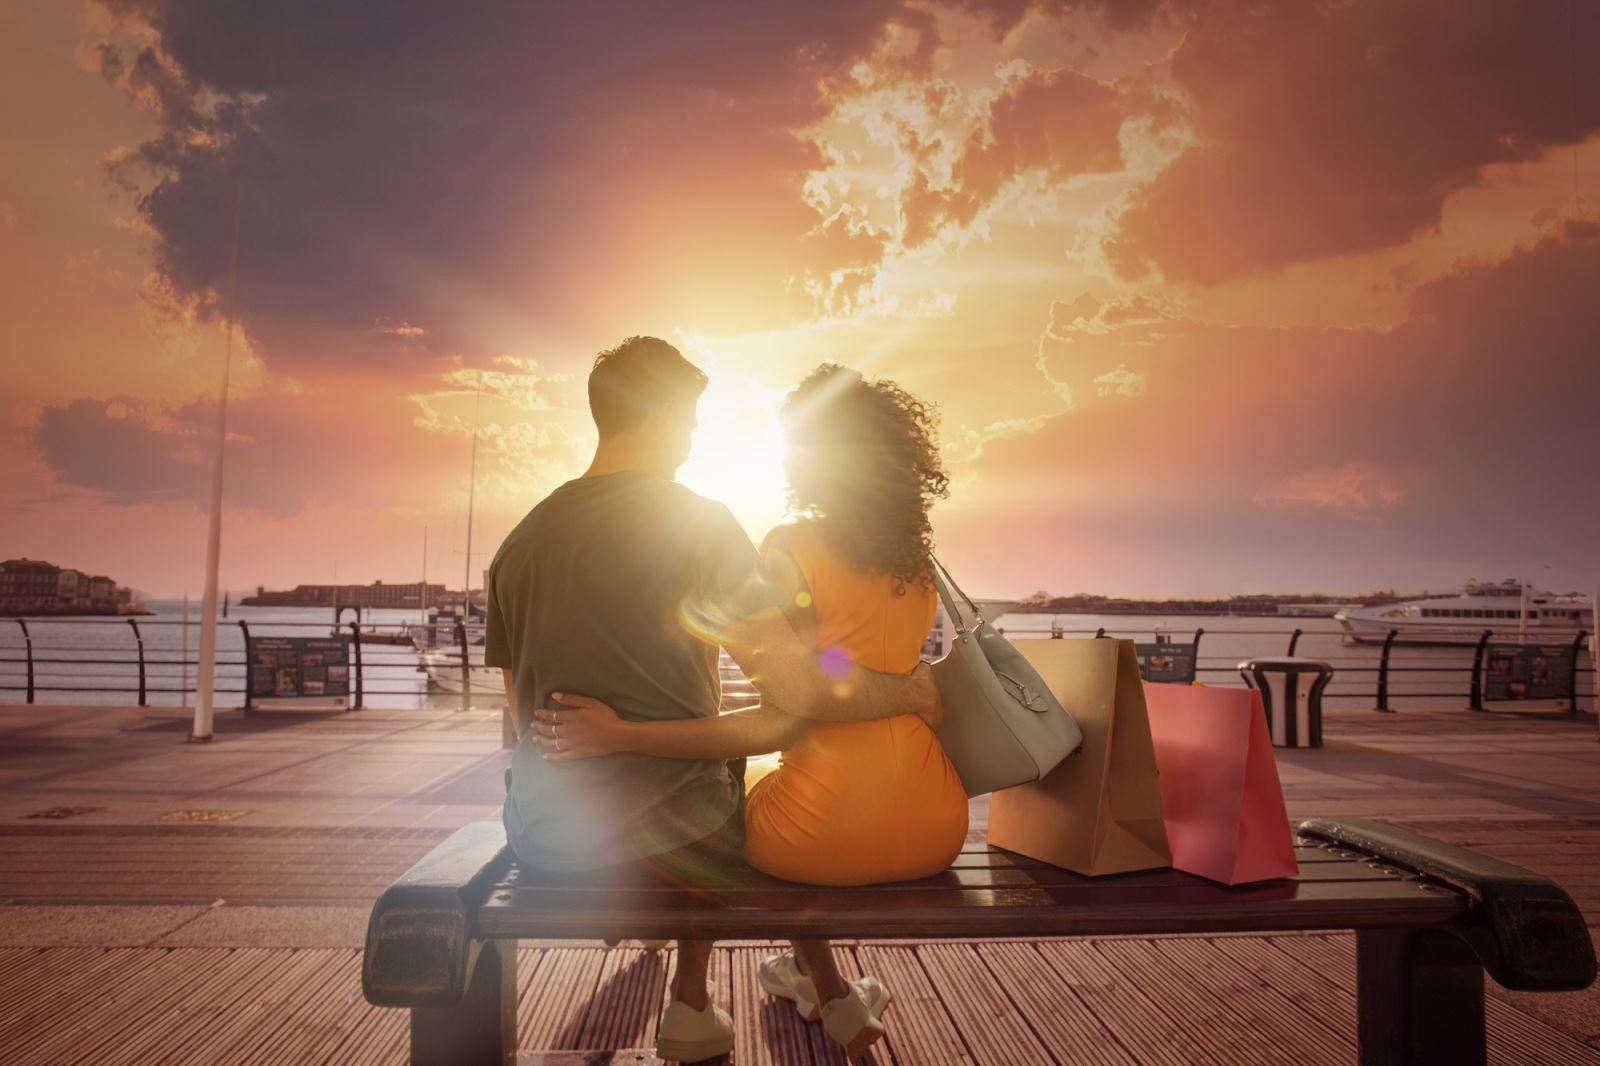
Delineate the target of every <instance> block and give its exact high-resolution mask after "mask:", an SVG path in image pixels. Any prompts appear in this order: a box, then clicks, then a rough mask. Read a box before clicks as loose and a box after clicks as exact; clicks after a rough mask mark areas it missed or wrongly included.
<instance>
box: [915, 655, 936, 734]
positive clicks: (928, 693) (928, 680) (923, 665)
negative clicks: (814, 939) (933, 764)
mask: <svg viewBox="0 0 1600 1066" xmlns="http://www.w3.org/2000/svg"><path fill="white" fill-rule="evenodd" d="M911 680H912V681H913V682H914V683H915V684H916V686H917V693H918V696H919V697H920V699H921V700H922V701H923V702H924V703H925V706H924V707H923V708H922V709H921V710H919V711H917V717H919V718H921V719H922V720H923V721H924V722H926V723H927V724H928V728H929V729H931V730H933V731H934V732H935V733H937V732H938V731H939V726H940V725H941V724H942V723H943V722H944V701H943V700H942V699H941V698H940V696H939V686H938V685H936V684H934V683H933V666H932V665H931V664H929V663H927V662H919V663H918V664H917V668H916V669H915V670H913V671H911Z"/></svg>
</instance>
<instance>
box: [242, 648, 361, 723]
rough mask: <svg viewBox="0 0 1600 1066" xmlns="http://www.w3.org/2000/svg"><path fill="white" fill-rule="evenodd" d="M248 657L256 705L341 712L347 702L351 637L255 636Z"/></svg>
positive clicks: (252, 695) (252, 693) (247, 653)
mask: <svg viewBox="0 0 1600 1066" xmlns="http://www.w3.org/2000/svg"><path fill="white" fill-rule="evenodd" d="M245 657H246V659H248V660H249V663H250V681H249V686H250V701H251V703H252V704H255V705H259V706H263V707H271V706H285V705H295V706H302V707H306V708H316V709H327V708H335V709H341V710H342V709H344V708H345V707H347V706H348V705H349V698H350V640H349V638H347V637H257V636H251V637H250V640H249V646H248V648H247V649H246V655H245Z"/></svg>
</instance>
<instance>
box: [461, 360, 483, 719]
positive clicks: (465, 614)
mask: <svg viewBox="0 0 1600 1066" xmlns="http://www.w3.org/2000/svg"><path fill="white" fill-rule="evenodd" d="M482 409H483V371H481V370H480V371H478V398H477V399H476V400H474V401H473V405H472V463H471V465H470V466H469V467H468V468H467V580H466V583H465V584H464V585H463V586H462V589H461V658H462V659H463V660H464V661H466V662H467V663H468V664H469V665H468V667H467V670H466V675H467V676H466V681H465V682H464V683H463V684H462V686H461V709H462V710H463V711H470V710H472V668H471V665H470V664H471V662H472V649H471V645H470V644H469V642H468V640H467V626H469V625H471V624H472V495H473V492H474V490H475V489H476V488H477V487H478V413H479V411H481V410H482Z"/></svg>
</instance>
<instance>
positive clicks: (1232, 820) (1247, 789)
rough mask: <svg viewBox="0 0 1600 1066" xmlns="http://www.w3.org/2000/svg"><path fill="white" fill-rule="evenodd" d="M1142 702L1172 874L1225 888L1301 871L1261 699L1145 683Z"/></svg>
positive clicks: (1252, 695) (1255, 695)
mask: <svg viewBox="0 0 1600 1066" xmlns="http://www.w3.org/2000/svg"><path fill="white" fill-rule="evenodd" d="M1144 697H1145V705H1146V707H1147V708H1148V709H1149V713H1150V735H1151V739H1152V740H1154V741H1155V749H1156V766H1157V767H1158V768H1159V769H1160V771H1161V813H1162V816H1163V818H1164V819H1165V820H1166V825H1167V843H1168V844H1169V845H1171V847H1172V866H1173V868H1174V869H1177V870H1183V871H1185V872H1186V873H1191V874H1198V875H1199V876H1201V877H1205V878H1209V879H1210V880H1212V881H1221V882H1222V883H1223V884H1227V885H1239V884H1245V883H1247V882H1250V881H1267V880H1271V879H1272V878H1275V877H1293V876H1294V875H1295V874H1297V873H1299V872H1300V867H1299V866H1298V864H1296V862H1295V859H1294V839H1293V837H1292V836H1291V834H1290V832H1289V814H1288V811H1287V810H1286V809H1285V808H1284V805H1283V786H1282V785H1281V784H1279V782H1278V764H1277V761H1276V759H1274V757H1273V754H1272V738H1271V736H1269V735H1268V733H1267V718H1266V712H1265V710H1264V709H1263V708H1262V704H1261V694H1260V693H1259V692H1254V691H1251V690H1248V689H1237V688H1204V687H1200V686H1190V685H1156V684H1146V685H1145V686H1144Z"/></svg>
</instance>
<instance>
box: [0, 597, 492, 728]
mask: <svg viewBox="0 0 1600 1066" xmlns="http://www.w3.org/2000/svg"><path fill="white" fill-rule="evenodd" d="M145 606H146V607H148V608H149V609H150V610H151V611H152V612H154V613H153V614H150V615H141V616H138V617H135V618H134V619H133V621H135V622H137V623H138V627H139V637H141V638H143V640H144V654H145V664H146V665H145V671H146V685H147V687H148V689H149V697H148V701H147V702H148V703H149V705H150V706H152V707H179V706H191V707H192V706H193V705H194V694H193V689H194V686H195V684H196V672H195V665H194V663H195V660H196V659H197V658H198V657H199V653H200V604H199V603H198V602H195V601H191V602H190V604H189V654H188V663H189V667H188V679H187V687H188V688H189V689H190V692H189V694H188V696H187V697H184V696H183V695H182V694H181V693H180V692H178V691H176V690H178V689H180V688H182V687H183V686H184V669H183V665H182V663H183V640H184V635H183V628H184V627H183V624H182V622H183V602H182V601H181V600H151V601H149V602H148V603H146V604H145ZM354 619H355V614H354V612H353V611H351V610H349V609H348V608H347V609H346V610H345V612H344V615H343V622H344V623H345V624H344V625H343V626H342V627H341V630H342V632H344V633H349V631H350V626H349V623H350V622H352V621H354ZM361 620H362V632H363V633H365V632H366V630H367V629H368V628H369V627H374V626H375V627H377V628H379V629H381V630H390V629H393V628H394V627H396V626H399V625H403V624H410V625H415V624H417V623H418V622H420V621H422V616H421V614H420V612H418V611H415V610H402V609H398V608H387V609H385V608H374V609H370V610H369V609H363V610H362V613H361ZM241 621H242V622H244V623H245V624H246V625H247V626H249V629H250V634H251V635H252V636H257V637H261V636H292V637H325V636H327V635H328V632H329V630H330V629H332V625H333V611H332V609H331V608H328V607H239V606H233V607H230V608H229V611H228V617H227V618H226V619H221V618H220V617H219V619H218V626H217V663H218V665H217V672H216V682H215V684H216V689H217V691H216V695H215V701H214V705H215V706H217V707H219V708H225V707H241V706H243V705H244V693H243V689H244V679H245V669H244V630H243V629H241V628H240V626H239V623H240V622H241ZM27 622H28V632H29V634H30V635H31V636H32V638H33V655H34V663H35V666H34V681H35V685H36V686H37V689H38V691H37V693H36V696H35V702H36V703H55V704H63V703H94V704H106V705H109V706H123V707H131V706H135V705H137V704H138V702H139V691H138V685H139V666H138V660H139V653H138V643H137V640H136V638H135V636H134V631H133V627H132V626H130V625H129V624H128V619H125V618H117V619H107V618H68V619H57V620H54V621H46V620H41V619H31V618H30V619H28V620H27ZM23 658H24V645H23V636H22V629H21V627H20V626H18V625H17V624H16V623H15V621H13V620H11V619H0V659H3V660H7V661H3V662H0V686H4V688H0V703H22V702H24V701H25V700H26V699H27V693H26V691H25V689H24V687H23V686H25V685H26V677H27V674H26V669H27V668H26V665H25V664H24V663H23V662H19V661H16V660H20V659H23ZM86 660H115V661H113V662H104V661H100V662H88V661H86ZM419 663H420V660H419V658H418V656H417V653H416V650H415V649H413V648H412V647H410V646H409V645H399V644H366V643H363V644H362V646H361V665H362V671H363V675H364V676H363V682H364V684H363V687H364V689H365V705H366V706H368V707H373V708H379V709H407V708H416V707H423V706H430V705H434V704H447V703H450V702H452V701H453V702H454V703H459V702H460V700H461V697H460V696H459V695H454V696H451V695H449V694H446V693H440V692H433V693H430V692H429V690H428V677H427V675H426V674H424V673H422V672H420V671H419V670H418V669H417V667H418V665H419ZM163 690H173V691H163ZM228 690H237V691H228Z"/></svg>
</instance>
